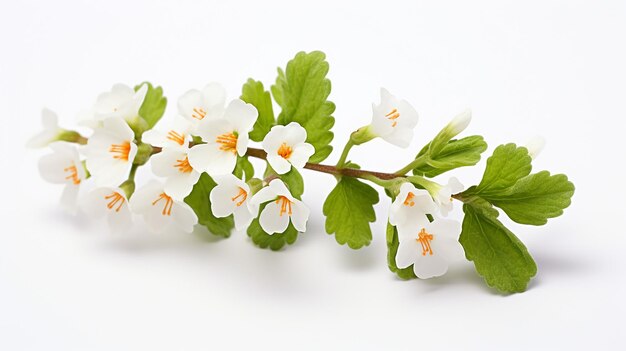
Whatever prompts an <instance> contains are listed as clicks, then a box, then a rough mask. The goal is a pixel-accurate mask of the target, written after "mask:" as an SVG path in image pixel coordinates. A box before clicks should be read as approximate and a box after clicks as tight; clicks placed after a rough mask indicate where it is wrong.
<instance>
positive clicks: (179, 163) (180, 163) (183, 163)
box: [174, 156, 193, 173]
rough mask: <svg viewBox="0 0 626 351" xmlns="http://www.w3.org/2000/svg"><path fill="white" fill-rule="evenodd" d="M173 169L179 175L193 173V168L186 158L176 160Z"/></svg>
mask: <svg viewBox="0 0 626 351" xmlns="http://www.w3.org/2000/svg"><path fill="white" fill-rule="evenodd" d="M174 167H175V168H178V171H179V172H180V173H190V172H191V171H193V168H192V167H191V165H190V164H189V158H188V157H187V156H185V158H184V159H182V160H176V163H175V164H174Z"/></svg>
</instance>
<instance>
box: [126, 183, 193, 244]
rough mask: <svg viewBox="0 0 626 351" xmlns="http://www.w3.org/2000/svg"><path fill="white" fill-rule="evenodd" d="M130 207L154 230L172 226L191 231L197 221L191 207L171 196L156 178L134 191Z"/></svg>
mask: <svg viewBox="0 0 626 351" xmlns="http://www.w3.org/2000/svg"><path fill="white" fill-rule="evenodd" d="M130 208H131V209H132V211H133V213H136V214H139V215H141V216H142V217H143V219H144V221H145V222H146V224H147V225H148V227H149V228H150V229H151V230H152V231H154V232H163V231H165V230H167V229H168V228H172V227H173V228H179V229H181V230H183V231H184V232H187V233H191V232H192V231H193V227H194V225H196V224H197V223H198V217H197V216H196V214H195V212H194V211H193V210H192V209H191V207H189V205H187V204H186V203H185V202H183V201H182V200H177V199H175V198H173V197H172V196H171V195H170V194H168V193H167V192H166V191H165V189H164V185H163V183H161V182H159V181H156V180H152V181H150V182H149V183H148V184H146V185H145V186H144V187H142V188H140V189H139V190H137V191H136V192H135V194H134V195H133V197H132V198H131V199H130Z"/></svg>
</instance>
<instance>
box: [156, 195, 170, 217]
mask: <svg viewBox="0 0 626 351" xmlns="http://www.w3.org/2000/svg"><path fill="white" fill-rule="evenodd" d="M161 200H165V205H164V206H163V211H162V212H161V214H162V215H164V216H170V215H171V214H172V206H174V200H172V198H171V197H170V196H168V195H167V194H166V193H161V195H159V197H158V198H157V199H156V200H154V202H152V206H155V205H156V204H158V203H159V202H160V201H161Z"/></svg>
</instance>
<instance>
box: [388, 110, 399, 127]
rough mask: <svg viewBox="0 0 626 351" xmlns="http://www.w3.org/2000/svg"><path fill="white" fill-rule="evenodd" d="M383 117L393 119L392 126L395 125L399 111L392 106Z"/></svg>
mask: <svg viewBox="0 0 626 351" xmlns="http://www.w3.org/2000/svg"><path fill="white" fill-rule="evenodd" d="M385 117H386V118H387V119H388V120H390V121H393V123H392V124H391V126H392V127H395V126H397V125H398V121H396V119H398V118H399V117H400V112H398V109H397V108H394V109H393V110H391V112H389V113H388V114H386V115H385Z"/></svg>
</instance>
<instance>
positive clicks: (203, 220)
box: [185, 173, 235, 238]
mask: <svg viewBox="0 0 626 351" xmlns="http://www.w3.org/2000/svg"><path fill="white" fill-rule="evenodd" d="M216 185H217V184H216V183H215V181H214V180H213V179H212V178H211V177H210V176H209V175H208V174H206V173H202V175H201V176H200V179H199V180H198V183H196V185H194V187H193V190H192V191H191V194H189V195H188V196H187V197H186V198H185V202H186V203H187V204H188V205H189V206H191V208H192V209H193V211H194V212H195V213H196V215H197V216H198V223H199V224H201V225H203V226H205V227H207V229H208V230H209V231H210V232H211V233H213V234H215V235H218V236H223V237H225V238H227V237H229V236H230V232H231V230H232V229H233V228H234V226H235V223H234V221H233V216H232V215H231V216H228V217H225V218H217V217H215V216H213V212H212V211H211V200H210V198H209V194H210V193H211V190H213V188H214V187H215V186H216Z"/></svg>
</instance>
